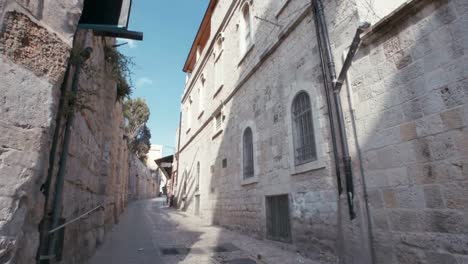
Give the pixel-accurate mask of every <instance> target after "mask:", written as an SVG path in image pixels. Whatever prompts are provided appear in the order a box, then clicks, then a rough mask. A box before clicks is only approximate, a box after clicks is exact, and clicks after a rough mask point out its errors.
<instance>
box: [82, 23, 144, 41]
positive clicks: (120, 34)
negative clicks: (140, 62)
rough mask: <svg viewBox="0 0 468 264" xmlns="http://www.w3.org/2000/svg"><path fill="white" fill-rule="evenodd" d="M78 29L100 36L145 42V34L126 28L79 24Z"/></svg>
mask: <svg viewBox="0 0 468 264" xmlns="http://www.w3.org/2000/svg"><path fill="white" fill-rule="evenodd" d="M78 28H80V29H91V30H94V33H95V34H96V35H99V36H106V37H114V38H123V39H134V40H143V32H138V31H130V30H127V29H126V28H124V27H118V26H110V25H97V24H79V25H78Z"/></svg>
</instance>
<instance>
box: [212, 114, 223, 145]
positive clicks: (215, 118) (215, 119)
mask: <svg viewBox="0 0 468 264" xmlns="http://www.w3.org/2000/svg"><path fill="white" fill-rule="evenodd" d="M218 118H219V121H218ZM212 122H213V131H214V135H213V136H212V137H211V139H212V140H214V139H215V138H217V137H218V136H219V135H221V134H222V133H223V130H224V113H223V109H222V106H220V107H219V108H218V109H216V110H215V111H214V112H213V120H212ZM218 122H220V123H219V126H218Z"/></svg>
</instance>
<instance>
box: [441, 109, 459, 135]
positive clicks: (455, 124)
mask: <svg viewBox="0 0 468 264" xmlns="http://www.w3.org/2000/svg"><path fill="white" fill-rule="evenodd" d="M440 117H441V118H442V122H443V123H444V127H445V129H446V130H451V129H455V128H460V127H463V126H464V122H463V108H462V107H459V108H455V109H452V110H448V111H445V112H443V113H441V114H440Z"/></svg>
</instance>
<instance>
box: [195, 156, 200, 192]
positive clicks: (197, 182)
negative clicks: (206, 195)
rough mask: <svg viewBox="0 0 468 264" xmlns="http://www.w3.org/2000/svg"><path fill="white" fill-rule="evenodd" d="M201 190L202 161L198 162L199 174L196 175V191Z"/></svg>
mask: <svg viewBox="0 0 468 264" xmlns="http://www.w3.org/2000/svg"><path fill="white" fill-rule="evenodd" d="M199 190H200V162H198V163H197V174H196V175H195V192H198V191H199Z"/></svg>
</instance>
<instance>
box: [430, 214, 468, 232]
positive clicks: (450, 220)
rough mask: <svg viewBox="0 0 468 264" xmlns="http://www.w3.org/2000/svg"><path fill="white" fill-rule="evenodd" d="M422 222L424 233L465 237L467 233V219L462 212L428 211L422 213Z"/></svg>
mask: <svg viewBox="0 0 468 264" xmlns="http://www.w3.org/2000/svg"><path fill="white" fill-rule="evenodd" d="M422 220H423V225H424V230H425V231H426V232H435V233H453V234H465V235H466V234H467V233H468V221H467V220H468V219H467V216H466V215H465V214H463V213H462V212H457V211H446V210H430V211H425V212H424V216H423V219H422Z"/></svg>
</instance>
